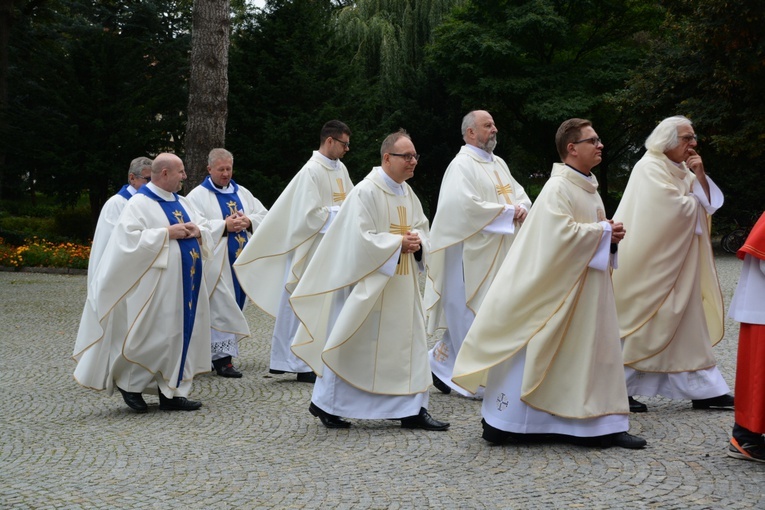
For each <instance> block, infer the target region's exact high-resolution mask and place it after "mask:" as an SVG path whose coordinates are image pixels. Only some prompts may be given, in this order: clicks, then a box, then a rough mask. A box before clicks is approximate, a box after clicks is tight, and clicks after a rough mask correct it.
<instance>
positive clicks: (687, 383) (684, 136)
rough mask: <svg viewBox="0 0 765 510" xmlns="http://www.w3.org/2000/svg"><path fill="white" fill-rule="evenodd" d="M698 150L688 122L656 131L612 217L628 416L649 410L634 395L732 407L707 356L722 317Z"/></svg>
mask: <svg viewBox="0 0 765 510" xmlns="http://www.w3.org/2000/svg"><path fill="white" fill-rule="evenodd" d="M697 145H698V143H697V137H696V134H695V133H694V130H693V125H692V124H691V121H690V120H688V119H687V118H685V117H682V116H675V117H669V118H667V119H664V120H663V121H662V122H661V123H659V125H658V126H656V129H654V131H653V133H651V135H650V136H649V137H648V139H647V140H646V142H645V147H646V149H647V152H646V153H645V155H644V156H643V157H642V159H641V160H640V161H639V162H638V163H637V164H636V165H635V167H634V168H633V170H632V174H631V175H630V179H629V182H628V183H627V187H626V189H625V190H624V195H623V197H622V200H621V203H620V204H619V207H618V209H617V210H616V213H615V214H614V220H615V221H619V222H623V223H624V225H625V226H626V227H627V228H628V229H629V230H630V236H629V237H627V238H626V239H625V240H624V241H623V242H622V243H621V245H620V248H619V270H618V271H615V272H614V275H613V279H614V293H615V294H616V307H617V311H618V316H619V329H620V334H621V337H622V339H623V341H624V350H623V355H624V365H625V375H626V379H627V391H628V393H629V395H630V411H632V412H645V411H647V410H648V408H647V406H646V405H645V404H643V403H641V402H639V401H637V400H635V399H633V398H632V396H633V395H645V396H649V397H652V396H655V395H662V396H665V397H667V398H672V399H689V400H692V403H693V408H694V409H709V408H725V407H727V408H731V407H733V396H731V395H730V394H729V391H730V389H729V388H728V385H727V384H726V382H725V380H724V379H723V377H722V375H721V374H720V371H719V370H718V369H717V366H716V361H715V357H714V354H713V353H712V346H713V345H715V344H716V343H717V342H719V341H720V340H721V339H722V337H723V323H724V316H723V299H722V294H721V292H720V284H719V282H718V280H717V271H716V269H715V264H714V258H713V254H712V245H711V242H710V238H709V229H710V216H711V215H712V214H714V212H715V211H716V210H717V209H718V208H720V206H722V204H723V195H722V192H721V191H720V189H719V188H718V187H717V186H716V185H715V183H714V182H712V179H710V178H709V176H708V175H707V174H706V172H705V169H704V162H703V161H702V159H701V156H699V154H698V153H697V152H696V146H697Z"/></svg>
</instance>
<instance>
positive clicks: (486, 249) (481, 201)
mask: <svg viewBox="0 0 765 510" xmlns="http://www.w3.org/2000/svg"><path fill="white" fill-rule="evenodd" d="M462 138H463V140H464V141H465V145H464V146H462V148H461V149H460V151H459V153H458V154H457V156H456V157H455V158H454V159H453V160H452V162H451V163H450V164H449V167H448V168H447V169H446V173H445V174H444V178H443V181H442V182H441V192H440V194H439V197H438V209H437V210H436V215H435V218H434V219H433V227H432V228H431V230H430V243H431V244H430V249H431V255H430V257H429V259H428V279H427V286H426V291H425V307H426V309H427V310H428V312H429V316H428V333H429V334H433V333H435V332H436V331H437V330H439V329H443V330H444V334H443V337H441V339H440V340H439V341H438V342H437V343H436V345H435V346H434V347H433V348H432V349H431V350H430V352H429V353H428V355H429V358H430V368H431V370H432V372H433V383H434V384H435V386H436V388H438V389H439V390H440V391H441V392H443V393H450V392H451V391H452V390H455V391H456V392H458V393H460V394H462V395H466V396H467V395H470V394H469V393H468V392H467V391H466V390H464V389H463V388H460V387H459V386H457V385H456V384H454V383H453V382H452V381H451V378H452V370H453V369H454V360H455V359H457V354H458V353H459V349H460V346H462V341H463V340H464V338H465V335H466V334H467V332H468V330H469V329H470V325H471V324H472V323H473V319H474V318H475V314H476V312H477V311H478V309H479V307H480V306H481V302H482V301H483V298H484V296H485V295H486V292H487V291H488V290H489V287H490V286H491V282H492V281H494V276H495V275H496V274H497V271H498V270H499V268H500V266H501V265H502V261H504V260H505V256H506V255H507V252H508V251H509V250H510V246H511V245H512V243H513V240H514V239H515V235H514V234H515V232H516V228H518V227H520V225H521V223H523V220H524V219H525V218H526V214H527V213H528V211H529V209H530V208H531V200H529V197H528V195H526V192H525V191H524V189H523V186H521V185H520V184H518V182H517V181H516V180H515V179H514V178H513V176H512V175H511V174H510V169H509V168H508V166H507V164H506V163H505V161H504V160H503V159H502V158H500V157H499V156H496V155H495V154H494V148H495V147H496V145H497V127H496V126H495V125H494V119H493V118H492V116H491V115H490V114H489V112H487V111H483V110H477V111H472V112H470V113H468V114H467V115H465V117H464V118H463V119H462ZM480 394H481V391H480V390H479V394H478V396H480Z"/></svg>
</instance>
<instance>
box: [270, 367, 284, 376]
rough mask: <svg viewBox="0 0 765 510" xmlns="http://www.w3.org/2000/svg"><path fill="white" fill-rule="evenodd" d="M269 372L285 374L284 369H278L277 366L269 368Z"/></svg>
mask: <svg viewBox="0 0 765 510" xmlns="http://www.w3.org/2000/svg"><path fill="white" fill-rule="evenodd" d="M268 373H269V374H277V375H279V374H283V373H284V370H277V369H275V368H269V369H268Z"/></svg>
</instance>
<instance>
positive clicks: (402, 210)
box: [388, 205, 412, 275]
mask: <svg viewBox="0 0 765 510" xmlns="http://www.w3.org/2000/svg"><path fill="white" fill-rule="evenodd" d="M388 211H389V212H388V217H389V218H390V207H388ZM396 211H397V212H398V223H391V224H390V230H389V232H390V233H391V234H398V235H400V236H403V235H405V234H406V233H407V232H409V231H410V230H411V228H412V226H411V225H409V224H407V219H406V206H405V205H399V206H396ZM402 244H403V243H402ZM396 274H398V275H408V274H409V256H408V254H404V253H401V255H400V256H399V260H398V265H397V266H396Z"/></svg>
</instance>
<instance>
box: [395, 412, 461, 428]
mask: <svg viewBox="0 0 765 510" xmlns="http://www.w3.org/2000/svg"><path fill="white" fill-rule="evenodd" d="M401 427H402V428H405V429H423V430H446V429H448V428H449V423H447V422H445V421H438V420H436V419H434V418H433V417H432V416H431V415H430V413H428V410H427V409H425V408H424V407H421V408H420V414H418V415H415V416H408V417H406V418H401Z"/></svg>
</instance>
